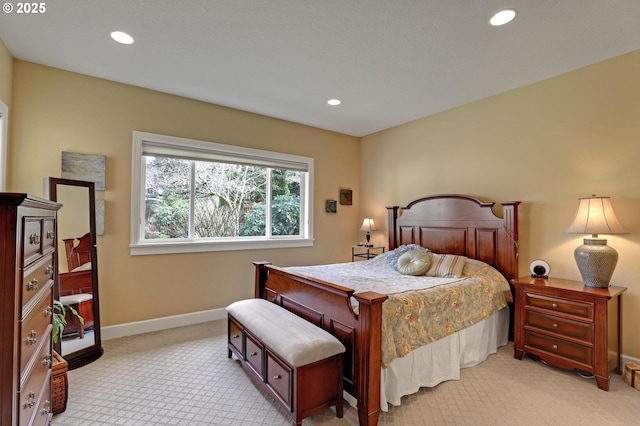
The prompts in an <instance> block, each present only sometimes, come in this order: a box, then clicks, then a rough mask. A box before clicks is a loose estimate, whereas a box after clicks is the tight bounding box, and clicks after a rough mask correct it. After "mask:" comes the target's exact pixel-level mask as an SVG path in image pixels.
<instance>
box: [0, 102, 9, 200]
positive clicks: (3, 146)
mask: <svg viewBox="0 0 640 426" xmlns="http://www.w3.org/2000/svg"><path fill="white" fill-rule="evenodd" d="M8 135H9V107H8V106H7V105H6V104H5V103H4V102H2V100H0V192H2V191H6V190H7V145H8V144H9V141H8Z"/></svg>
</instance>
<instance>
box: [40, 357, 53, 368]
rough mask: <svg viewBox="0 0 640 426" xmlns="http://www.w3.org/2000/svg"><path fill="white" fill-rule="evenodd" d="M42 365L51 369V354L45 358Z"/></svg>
mask: <svg viewBox="0 0 640 426" xmlns="http://www.w3.org/2000/svg"><path fill="white" fill-rule="evenodd" d="M42 365H44V366H45V367H51V354H47V356H45V357H44V359H43V360H42Z"/></svg>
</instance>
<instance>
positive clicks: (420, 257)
mask: <svg viewBox="0 0 640 426" xmlns="http://www.w3.org/2000/svg"><path fill="white" fill-rule="evenodd" d="M430 266H431V254H429V252H426V251H424V250H409V251H408V252H406V253H405V254H403V255H402V256H400V257H399V258H398V272H400V273H401V274H404V275H424V274H426V273H427V271H428V270H429V267H430Z"/></svg>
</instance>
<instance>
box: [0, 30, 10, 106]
mask: <svg viewBox="0 0 640 426" xmlns="http://www.w3.org/2000/svg"><path fill="white" fill-rule="evenodd" d="M12 75H13V58H12V57H11V53H9V51H8V50H7V47H6V46H5V45H4V43H3V42H2V40H0V100H2V102H4V103H5V105H7V106H11V84H12Z"/></svg>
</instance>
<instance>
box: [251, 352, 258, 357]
mask: <svg viewBox="0 0 640 426" xmlns="http://www.w3.org/2000/svg"><path fill="white" fill-rule="evenodd" d="M256 355H258V352H251V353H250V354H249V356H256Z"/></svg>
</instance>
